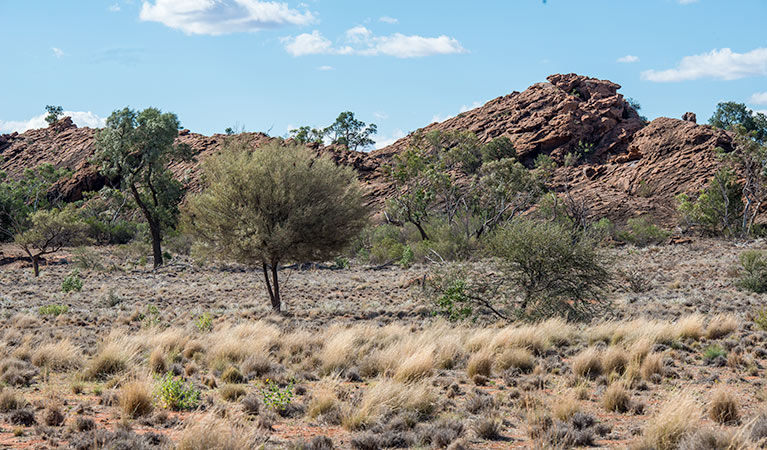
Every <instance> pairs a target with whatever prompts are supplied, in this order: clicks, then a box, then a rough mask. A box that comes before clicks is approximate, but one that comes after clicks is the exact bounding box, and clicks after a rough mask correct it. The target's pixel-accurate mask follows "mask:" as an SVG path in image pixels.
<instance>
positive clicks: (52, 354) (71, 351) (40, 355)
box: [31, 339, 82, 371]
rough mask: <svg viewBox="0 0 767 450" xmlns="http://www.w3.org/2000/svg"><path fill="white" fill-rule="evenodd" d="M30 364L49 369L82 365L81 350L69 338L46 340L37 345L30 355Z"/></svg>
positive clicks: (57, 369) (66, 368) (64, 368)
mask: <svg viewBox="0 0 767 450" xmlns="http://www.w3.org/2000/svg"><path fill="white" fill-rule="evenodd" d="M31 361H32V364H34V365H36V366H37V367H46V368H48V369H50V370H54V371H59V370H68V369H74V368H78V367H80V366H81V365H82V350H81V349H79V348H78V347H77V346H75V345H74V344H72V342H71V341H70V340H69V339H65V340H63V341H59V342H48V343H45V344H43V345H41V346H40V347H38V348H37V349H36V350H35V351H34V352H33V353H32V357H31Z"/></svg>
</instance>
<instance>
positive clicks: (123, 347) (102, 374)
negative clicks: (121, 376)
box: [84, 333, 139, 379]
mask: <svg viewBox="0 0 767 450" xmlns="http://www.w3.org/2000/svg"><path fill="white" fill-rule="evenodd" d="M138 352H139V346H138V345H137V344H136V343H135V342H134V341H133V340H132V339H130V338H128V337H127V336H124V335H121V334H115V333H112V334H111V335H110V336H109V337H108V338H107V341H106V342H105V343H104V345H103V346H102V347H101V350H100V351H99V353H98V354H97V355H96V357H95V358H93V359H92V360H91V361H90V362H89V363H88V365H87V367H86V370H85V373H84V375H85V377H86V378H88V379H105V378H107V377H109V376H111V375H114V374H117V373H120V372H122V371H123V370H125V369H126V368H127V367H128V365H129V364H130V363H131V362H134V361H135V359H136V357H137V355H138Z"/></svg>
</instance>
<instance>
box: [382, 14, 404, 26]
mask: <svg viewBox="0 0 767 450" xmlns="http://www.w3.org/2000/svg"><path fill="white" fill-rule="evenodd" d="M378 20H379V21H380V22H383V23H388V24H390V25H394V24H395V23H399V20H397V19H395V18H394V17H389V16H383V17H381V18H379V19H378Z"/></svg>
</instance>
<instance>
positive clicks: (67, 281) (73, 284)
mask: <svg viewBox="0 0 767 450" xmlns="http://www.w3.org/2000/svg"><path fill="white" fill-rule="evenodd" d="M82 289H83V280H82V279H81V278H80V271H79V270H78V269H75V270H73V271H72V272H70V273H69V275H67V277H66V278H64V281H62V282H61V291H62V292H63V293H65V294H67V293H69V292H73V291H75V292H80V291H81V290H82Z"/></svg>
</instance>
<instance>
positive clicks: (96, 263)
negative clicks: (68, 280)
mask: <svg viewBox="0 0 767 450" xmlns="http://www.w3.org/2000/svg"><path fill="white" fill-rule="evenodd" d="M73 253H74V260H75V263H76V264H77V267H79V268H81V269H85V270H101V269H103V266H102V265H101V261H100V257H99V254H98V253H96V252H95V251H94V250H93V249H91V248H88V247H77V248H76V249H75V250H74V252H73Z"/></svg>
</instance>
